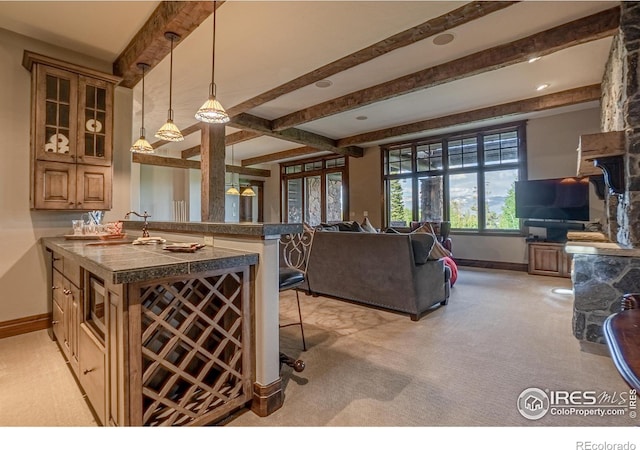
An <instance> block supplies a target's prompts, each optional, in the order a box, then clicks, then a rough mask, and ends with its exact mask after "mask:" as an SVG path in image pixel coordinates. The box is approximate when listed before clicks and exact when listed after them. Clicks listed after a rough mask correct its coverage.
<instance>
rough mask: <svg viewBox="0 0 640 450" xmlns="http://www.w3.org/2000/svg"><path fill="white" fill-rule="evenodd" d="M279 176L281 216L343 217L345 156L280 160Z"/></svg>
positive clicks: (315, 220) (311, 222) (312, 220)
mask: <svg viewBox="0 0 640 450" xmlns="http://www.w3.org/2000/svg"><path fill="white" fill-rule="evenodd" d="M280 174H281V180H282V184H281V185H282V220H283V221H284V222H289V223H300V222H303V221H304V222H306V223H308V224H309V225H311V226H315V225H319V224H320V223H322V222H340V221H342V220H345V219H344V218H345V217H346V214H347V210H348V205H347V199H348V195H347V185H348V159H347V158H346V157H345V156H331V157H324V158H315V159H310V160H305V161H296V162H291V163H283V164H280Z"/></svg>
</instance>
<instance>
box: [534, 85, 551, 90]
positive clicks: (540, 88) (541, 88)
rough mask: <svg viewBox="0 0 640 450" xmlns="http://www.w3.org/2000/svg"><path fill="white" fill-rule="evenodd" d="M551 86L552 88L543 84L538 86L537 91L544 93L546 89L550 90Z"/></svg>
mask: <svg viewBox="0 0 640 450" xmlns="http://www.w3.org/2000/svg"><path fill="white" fill-rule="evenodd" d="M549 86H551V85H550V84H549V83H545V84H541V85H540V86H538V87H537V88H536V91H544V90H545V89H546V88H548V87H549Z"/></svg>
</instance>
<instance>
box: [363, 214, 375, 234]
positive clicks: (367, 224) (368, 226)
mask: <svg viewBox="0 0 640 450" xmlns="http://www.w3.org/2000/svg"><path fill="white" fill-rule="evenodd" d="M360 226H361V227H362V229H363V230H364V231H366V232H367V233H377V232H378V231H377V230H376V229H375V228H374V227H373V225H372V224H371V221H369V218H368V217H365V218H364V220H363V221H362V223H361V224H360Z"/></svg>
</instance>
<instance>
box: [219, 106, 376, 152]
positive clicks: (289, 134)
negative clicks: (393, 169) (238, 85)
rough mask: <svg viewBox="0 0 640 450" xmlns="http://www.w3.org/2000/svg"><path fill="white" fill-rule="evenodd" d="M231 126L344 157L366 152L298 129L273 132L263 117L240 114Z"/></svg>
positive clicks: (269, 122) (268, 122)
mask: <svg viewBox="0 0 640 450" xmlns="http://www.w3.org/2000/svg"><path fill="white" fill-rule="evenodd" d="M229 125H230V126H232V127H234V128H241V129H243V130H250V131H257V132H258V133H261V134H263V135H265V136H270V137H274V138H277V139H282V140H283V141H289V142H296V143H298V144H302V145H307V146H309V147H313V148H317V149H318V150H326V151H329V152H333V153H337V154H339V155H344V156H354V157H357V158H359V157H362V155H363V154H364V150H363V149H362V148H361V147H354V146H348V147H338V146H337V145H336V141H335V140H333V139H331V138H328V137H326V136H322V135H319V134H316V133H311V132H310V131H304V130H300V129H298V128H289V129H287V130H283V131H273V130H272V129H271V127H272V124H271V121H270V120H267V119H263V118H261V117H257V116H252V115H251V114H247V113H243V114H239V115H237V116H235V117H233V118H232V119H231V123H230V124H229Z"/></svg>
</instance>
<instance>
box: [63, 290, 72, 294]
mask: <svg viewBox="0 0 640 450" xmlns="http://www.w3.org/2000/svg"><path fill="white" fill-rule="evenodd" d="M62 293H63V294H64V295H69V294H71V291H70V290H69V289H63V290H62Z"/></svg>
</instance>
